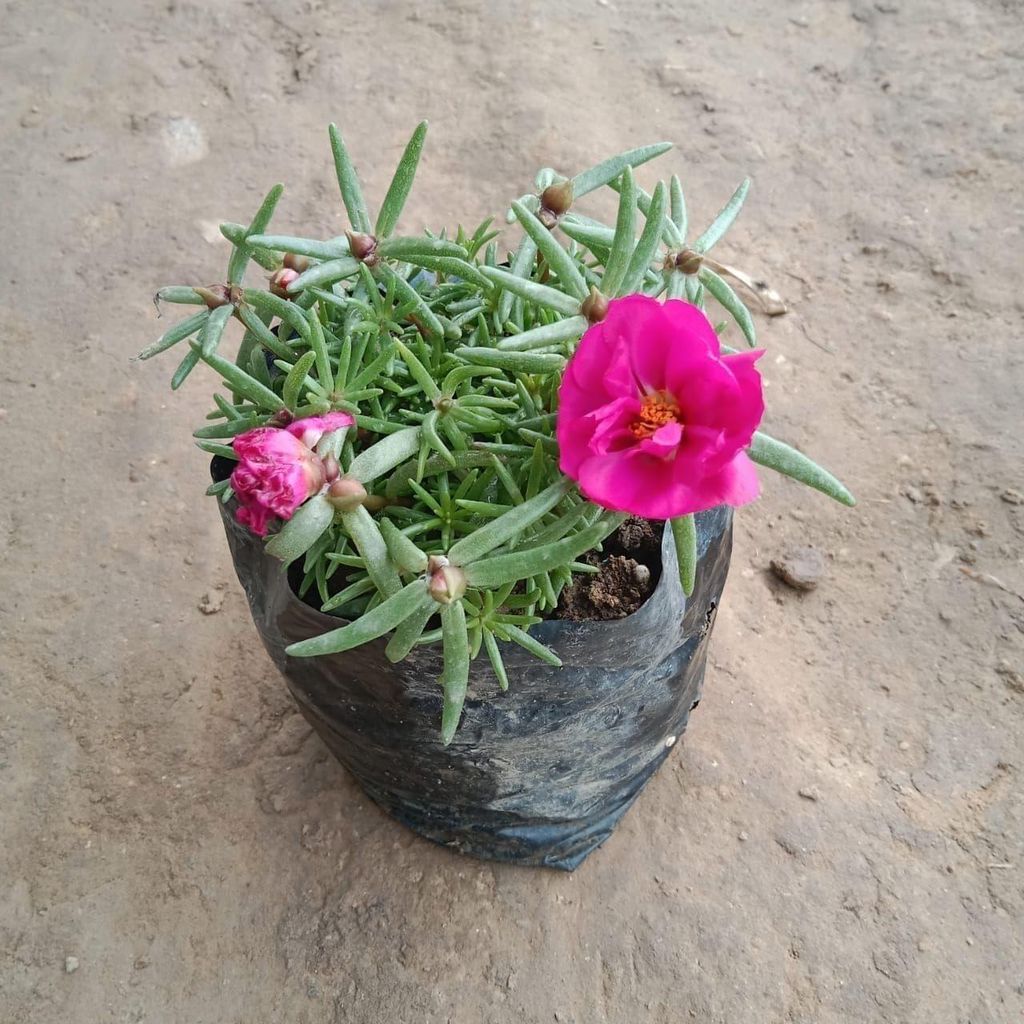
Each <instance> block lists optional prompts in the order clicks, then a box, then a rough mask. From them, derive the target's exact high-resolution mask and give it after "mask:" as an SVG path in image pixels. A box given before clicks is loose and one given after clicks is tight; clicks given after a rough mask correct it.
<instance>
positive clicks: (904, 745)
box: [900, 740, 910, 750]
mask: <svg viewBox="0 0 1024 1024" xmlns="http://www.w3.org/2000/svg"><path fill="white" fill-rule="evenodd" d="M909 749H910V744H909V743H908V742H907V741H906V740H900V750H909Z"/></svg>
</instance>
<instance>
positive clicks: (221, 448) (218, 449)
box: [196, 441, 238, 493]
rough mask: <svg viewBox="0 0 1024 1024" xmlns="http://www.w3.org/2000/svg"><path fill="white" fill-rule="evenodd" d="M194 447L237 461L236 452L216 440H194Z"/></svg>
mask: <svg viewBox="0 0 1024 1024" xmlns="http://www.w3.org/2000/svg"><path fill="white" fill-rule="evenodd" d="M196 447H197V448H201V449H202V450H203V451H204V452H209V454H210V455H219V456H221V458H224V459H233V460H234V461H235V462H237V461H238V452H236V451H235V449H234V448H232V447H231V446H230V445H227V444H217V442H216V441H196ZM207 493H209V492H207Z"/></svg>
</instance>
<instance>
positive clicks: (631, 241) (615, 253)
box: [601, 168, 636, 295]
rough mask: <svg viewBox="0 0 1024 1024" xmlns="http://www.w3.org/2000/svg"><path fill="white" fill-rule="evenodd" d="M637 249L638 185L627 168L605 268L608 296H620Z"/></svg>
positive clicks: (620, 183) (604, 281) (605, 289)
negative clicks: (623, 282) (634, 251)
mask: <svg viewBox="0 0 1024 1024" xmlns="http://www.w3.org/2000/svg"><path fill="white" fill-rule="evenodd" d="M635 248H636V183H635V182H634V180H633V172H632V171H631V170H630V169H629V168H626V170H625V171H624V172H623V174H622V177H621V178H620V179H619V211H618V214H617V216H616V218H615V236H614V238H613V240H612V248H611V254H610V255H609V257H608V263H607V265H606V266H605V270H604V277H603V278H602V280H601V289H602V291H604V292H605V293H606V294H607V295H618V294H620V288H621V287H622V281H623V279H624V278H625V276H626V270H627V269H628V267H629V264H630V259H631V257H632V255H633V250H634V249H635Z"/></svg>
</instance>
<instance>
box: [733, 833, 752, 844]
mask: <svg viewBox="0 0 1024 1024" xmlns="http://www.w3.org/2000/svg"><path fill="white" fill-rule="evenodd" d="M736 838H737V839H738V840H739V841H740V842H741V843H745V842H746V841H747V840H748V839H749V838H750V836H749V835H748V834H747V833H746V832H740V834H739V835H738V836H736Z"/></svg>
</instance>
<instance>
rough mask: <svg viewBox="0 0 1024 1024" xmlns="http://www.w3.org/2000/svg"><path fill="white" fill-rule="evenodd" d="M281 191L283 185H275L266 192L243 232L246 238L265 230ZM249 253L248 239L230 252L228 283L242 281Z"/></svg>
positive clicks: (250, 251) (239, 282) (250, 253)
mask: <svg viewBox="0 0 1024 1024" xmlns="http://www.w3.org/2000/svg"><path fill="white" fill-rule="evenodd" d="M282 192H284V185H275V186H274V187H273V188H272V189H271V190H270V191H269V192H268V193H267V194H266V196H265V198H264V200H263V202H262V203H261V204H260V208H259V209H258V210H257V211H256V216H255V217H253V219H252V222H251V223H250V225H249V228H248V230H247V231H246V233H245V234H246V237H247V238H248V236H249V235H260V234H262V233H263V232H264V231H266V230H267V225H268V224H269V223H270V218H271V217H272V216H273V215H274V208H275V207H276V206H277V201H278V200H279V199H280V198H281V193H282ZM251 255H252V247H251V246H250V245H249V243H248V241H246V242H243V243H241V244H236V245H235V249H234V252H232V253H231V259H230V260H229V261H228V284H229V285H233V284H234V285H237V284H241V283H242V278H243V277H245V268H246V267H247V266H248V265H249V257H250V256H251Z"/></svg>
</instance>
